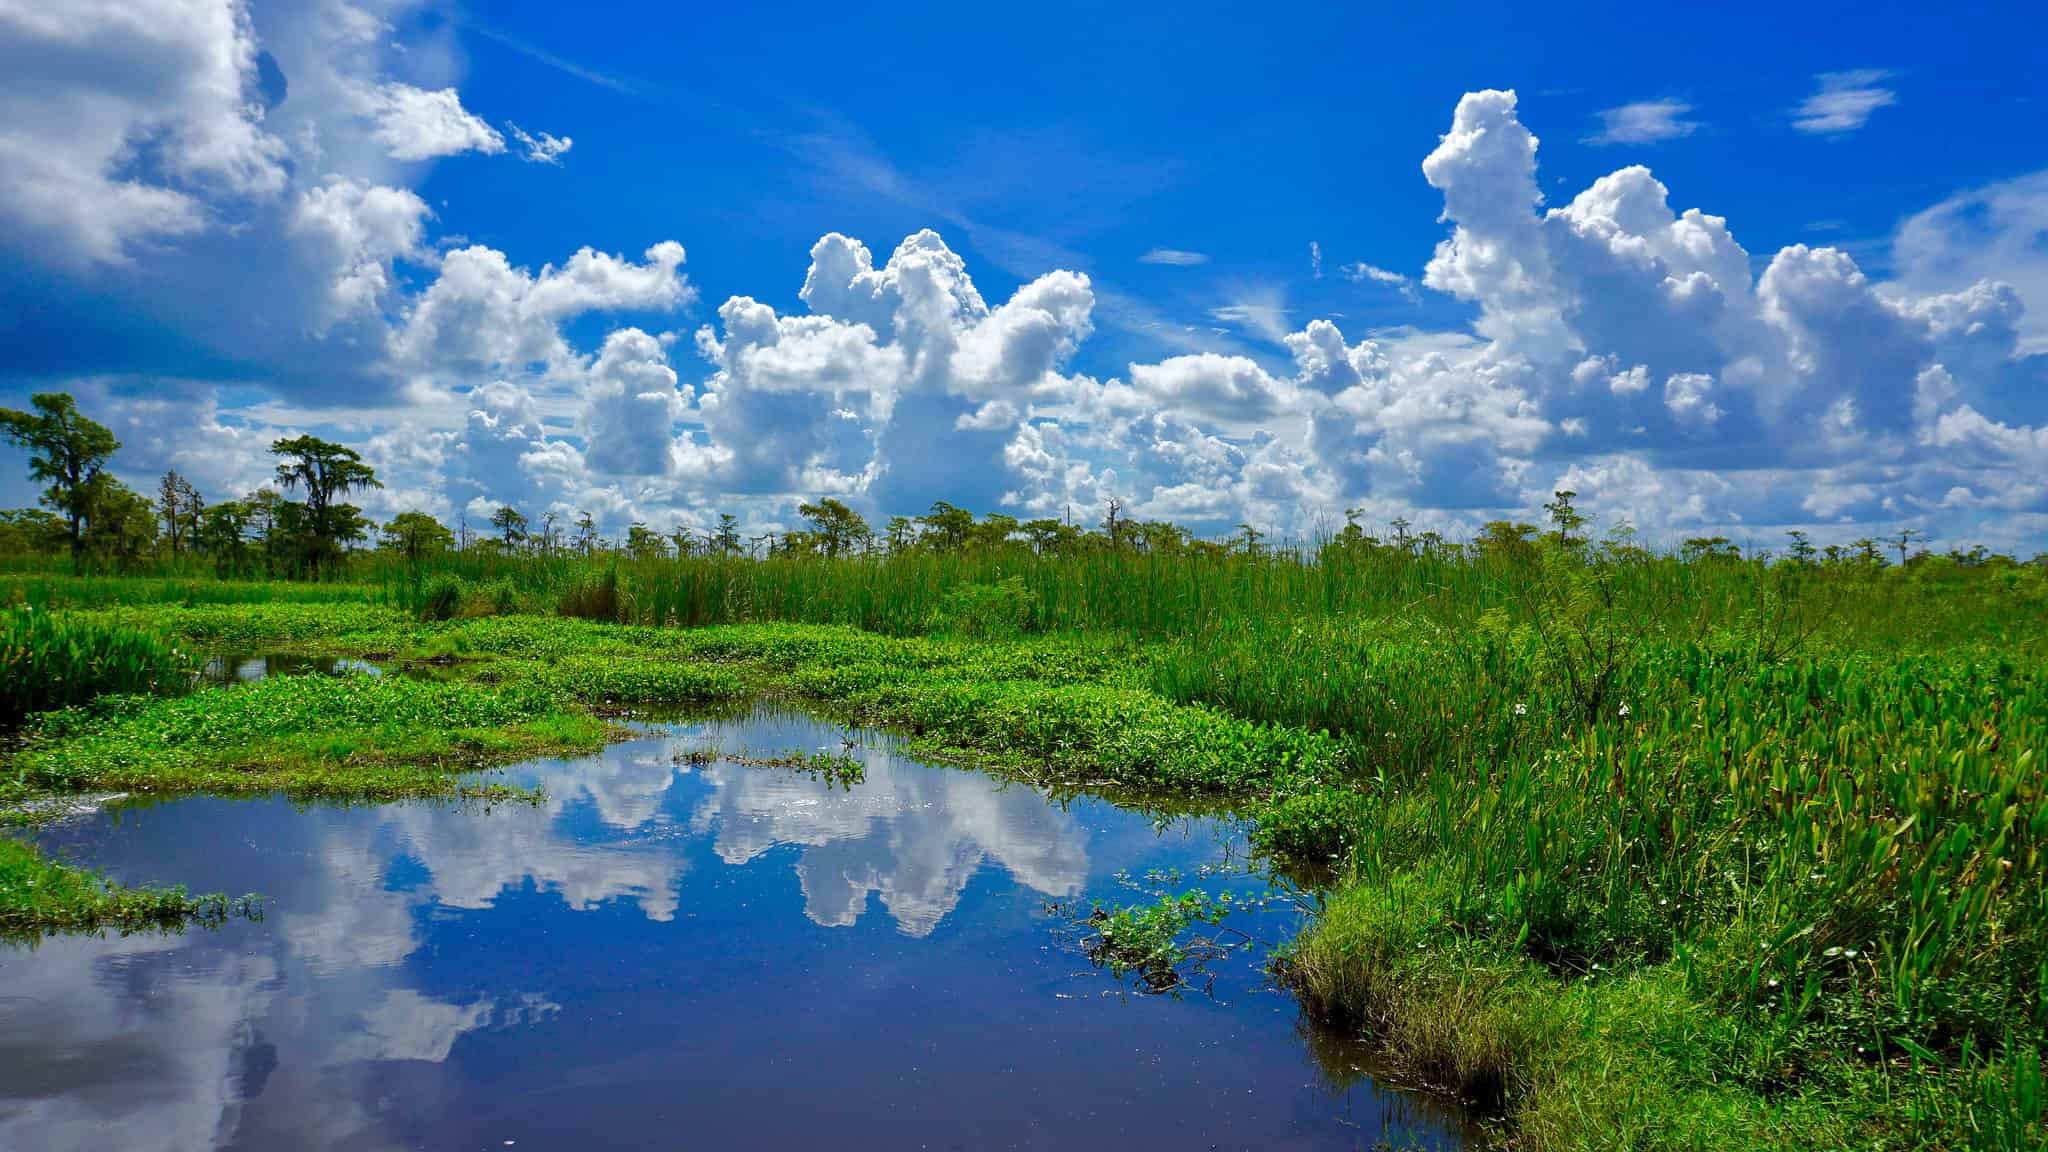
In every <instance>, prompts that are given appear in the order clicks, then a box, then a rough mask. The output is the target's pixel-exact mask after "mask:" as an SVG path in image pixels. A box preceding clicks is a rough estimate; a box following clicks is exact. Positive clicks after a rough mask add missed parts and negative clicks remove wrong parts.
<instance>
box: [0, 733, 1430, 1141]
mask: <svg viewBox="0 0 2048 1152" xmlns="http://www.w3.org/2000/svg"><path fill="white" fill-rule="evenodd" d="M845 735H846V734H845V732H844V731H843V730H842V729H839V728H837V727H834V726H831V725H829V724H825V723H822V722H819V721H816V720H812V719H809V718H806V717H803V716H799V715H794V714H790V713H786V712H780V711H776V710H773V709H769V708H760V709H756V710H755V711H754V712H752V713H751V714H750V715H748V716H746V717H744V718H741V719H736V720H727V721H712V722H703V723H679V724H673V725H660V726H650V728H649V729H648V731H647V734H646V736H645V738H643V739H638V740H634V741H631V742H627V743H623V744H617V745H614V746H612V747H610V748H608V749H606V750H605V751H604V752H603V753H601V754H600V755H597V756H594V757H591V758H588V759H584V760H577V761H573V762H558V761H548V762H542V763H539V764H535V765H530V766H526V767H523V768H520V769H515V770H514V771H513V772H512V773H510V774H509V777H510V778H511V779H514V780H522V781H524V782H529V783H540V784H542V785H544V786H545V788H546V792H547V801H546V803H545V804H544V805H542V806H539V807H534V806H529V805H521V804H512V805H499V806H496V807H492V808H488V809H485V808H482V807H479V806H475V805H468V806H465V805H455V804H422V803H411V804H391V805H382V806H372V807H357V808H334V807H312V808H307V809H300V808H297V807H295V806H293V805H291V804H289V803H286V802H284V801H231V800H218V799H190V800H179V801H175V802H171V803H165V804H160V805H155V806H148V807H128V808H125V809H116V810H111V811H103V812H100V813H98V814H95V815H93V816H90V817H86V818H84V819H81V820H76V821H70V822H67V823H65V824H62V825H58V826H55V827H51V828H46V829H44V830H42V831H41V832H39V833H38V834H37V838H38V839H39V840H40V841H41V842H42V843H44V845H45V846H46V847H48V848H51V849H54V850H55V851H57V852H58V853H60V854H61V855H63V856H64V857H66V858H69V859H74V860H83V861H89V862H91V863H94V864H97V865H99V866H100V867H102V868H104V869H105V870H106V871H107V872H108V873H109V874H111V875H112V876H113V877H114V878H116V879H120V880H125V881H130V882H141V881H159V882H167V883H183V884H186V885H188V886H189V887H191V888H192V889H194V890H196V891H227V892H230V893H241V892H247V891H256V892H260V893H261V894H262V895H263V896H264V897H266V908H267V913H266V915H265V917H264V919H263V920H261V921H260V922H254V923H251V922H236V923H231V924H230V925H228V926H227V927H225V928H223V929H221V930H220V931H217V932H208V931H199V932H193V933H189V934H186V935H183V936H176V937H163V936H154V937H152V936H137V937H130V938H127V939H121V938H110V939H90V938H76V937H72V938H58V939H53V940H49V941H46V942H44V943H43V944H42V945H41V946H40V947H39V948H37V949H34V950H8V949H6V948H5V947H4V946H0V1148H6V1149H24V1150H27V1149H121V1150H124V1152H148V1150H154V1149H163V1150H172V1149H176V1150H187V1149H211V1148H238V1149H240V1148H246V1149H329V1148H331V1149H363V1150H382V1149H400V1148H408V1149H409V1148H425V1149H504V1148H514V1149H517V1150H518V1152H527V1150H529V1149H558V1148H572V1149H577V1150H579V1152H581V1150H590V1149H600V1148H655V1147H660V1148H685V1147H688V1148H877V1149H881V1148H890V1149H896V1148H933V1149H950V1148H961V1149H979V1148H1062V1149H1083V1148H1122V1149H1153V1148H1157V1149H1189V1148H1260V1149H1297V1148H1299V1149H1308V1148H1370V1147H1372V1146H1373V1145H1374V1144H1375V1142H1376V1141H1377V1140H1379V1139H1381V1138H1383V1137H1388V1138H1393V1139H1395V1140H1396V1142H1397V1143H1401V1144H1402V1145H1403V1146H1416V1147H1442V1148H1448V1147H1455V1146H1457V1145H1458V1139H1457V1133H1458V1128H1457V1126H1456V1123H1455V1121H1453V1120H1451V1119H1450V1118H1448V1117H1446V1116H1444V1115H1442V1114H1441V1113H1438V1112H1436V1111H1435V1110H1433V1109H1432V1108H1431V1107H1430V1106H1429V1105H1427V1104H1426V1103H1422V1102H1418V1101H1415V1100H1412V1099H1409V1098H1405V1097H1402V1096H1398V1095H1395V1094H1393V1093H1391V1092H1388V1091H1385V1090H1378V1091H1376V1090H1375V1088H1374V1086H1373V1085H1372V1084H1371V1082H1370V1081H1369V1080H1366V1079H1364V1078H1363V1077H1362V1076H1361V1075H1360V1074H1359V1068H1358V1061H1359V1060H1360V1059H1362V1057H1360V1056H1359V1054H1358V1053H1356V1052H1355V1051H1353V1050H1351V1049H1350V1048H1349V1047H1347V1046H1346V1045H1344V1044H1342V1043H1340V1042H1338V1041H1337V1040H1335V1039H1334V1038H1332V1037H1330V1036H1327V1035H1319V1034H1317V1033H1316V1032H1314V1031H1313V1030H1312V1029H1310V1028H1309V1027H1308V1026H1307V1025H1305V1024H1304V1023H1302V1022H1301V1021H1300V1020H1299V1017H1298V1013H1297V1010H1296V1007H1295V1003H1294V1001H1293V999H1292V998H1291V997H1290V996H1288V995H1286V994H1284V993H1282V992H1279V991H1277V990H1274V989H1271V988H1269V987H1267V986H1266V984H1265V982H1264V980H1263V979H1262V978H1261V977H1260V976H1259V973H1258V964H1259V961H1260V959H1261V958H1262V956H1263V953H1264V949H1263V948H1252V949H1246V950H1245V951H1244V952H1242V953H1240V954H1237V955H1233V956H1231V957H1228V958H1226V959H1225V960H1224V961H1222V962H1221V963H1220V964H1219V965H1218V966H1217V970H1216V974H1217V979H1216V982H1215V986H1214V993H1213V995H1202V994H1192V995H1189V996H1186V997H1183V998H1181V999H1178V1000H1175V999H1172V998H1167V997H1149V996H1140V995H1136V994H1133V993H1132V992H1131V990H1130V988H1129V987H1128V986H1126V985H1123V984H1119V983H1118V982H1116V981H1114V980H1112V979H1110V978H1109V977H1108V976H1106V975H1104V974H1102V973H1100V972H1098V971H1095V970H1094V969H1093V968H1092V967H1091V965H1090V964H1089V963H1088V960H1087V958H1086V956H1085V955H1083V954H1082V953H1081V952H1080V951H1079V950H1078V949H1077V948H1076V947H1075V945H1074V944H1073V942H1072V941H1071V940H1070V939H1068V938H1067V937H1066V936H1065V935H1064V934H1063V933H1062V932H1061V931H1060V926H1061V924H1062V923H1063V921H1062V920H1061V918H1060V917H1058V916H1057V915H1054V914H1050V913H1048V911H1047V907H1046V905H1047V902H1048V901H1061V900H1074V901H1079V902H1080V903H1081V905H1082V906H1084V907H1085V906H1086V904H1087V902H1088V901H1089V900H1091V899H1094V898H1100V899H1103V900H1105V901H1116V902H1128V901H1132V900H1135V899H1140V898H1141V895H1140V894H1139V893H1137V892H1134V891H1133V890H1132V889H1131V888H1130V887H1129V881H1128V879H1125V880H1120V879H1119V874H1120V873H1122V874H1124V875H1125V876H1126V877H1141V876H1143V875H1144V874H1146V873H1147V872H1148V871H1150V870H1154V869H1169V870H1175V871H1177V872H1178V873H1180V874H1181V879H1179V880H1178V881H1175V882H1172V883H1171V884H1170V885H1169V886H1171V887H1172V888H1173V889H1174V890H1176V891H1178V890H1180V889H1183V888H1188V887H1198V886H1199V887H1204V888H1207V889H1208V890H1210V891H1212V892H1215V891H1221V890H1223V889H1225V888H1228V889H1231V890H1233V891H1235V892H1236V893H1238V894H1240V895H1246V896H1252V897H1268V896H1274V895H1276V892H1275V891H1274V890H1272V889H1270V888H1268V886H1267V884H1266V881H1265V880H1264V879H1263V878H1261V877H1259V876H1257V875H1249V874H1246V873H1245V872H1244V870H1243V869H1242V867H1234V868H1233V867H1230V866H1229V865H1230V861H1231V860H1232V859H1233V858H1234V857H1235V856H1237V855H1239V854H1237V853H1234V852H1233V850H1232V848H1233V844H1234V834H1233V830H1232V829H1231V827H1230V826H1229V824H1228V822H1226V821H1219V820H1215V819H1208V818H1179V819H1173V820H1170V821H1165V822H1163V823H1156V822H1155V820H1154V819H1153V818H1150V817H1147V816H1145V815H1143V814H1140V813H1136V812H1132V811H1127V810H1124V809H1121V808H1118V807H1116V806H1115V805H1113V804H1110V803H1108V802H1106V801H1102V800H1095V799H1077V800H1072V801H1068V802H1066V803H1064V804H1062V803H1057V802H1054V801H1052V800H1050V799H1048V798H1047V797H1046V796H1044V795H1042V794H1041V793H1039V792H1038V791H1035V790H1033V789H1031V788H1028V787H1024V786H1019V785H1014V784H1010V785H1006V784H1004V783H1002V782H1000V781H998V780H996V779H993V778H991V777H989V776H987V775H984V774H981V773H978V772H970V771H964V770H961V769H957V768H949V767H941V766H933V765H928V764H923V763H920V762H918V761H916V760H914V759H912V758H910V757H908V756H906V755H904V754H902V753H901V752H900V751H899V750H898V749H897V748H895V747H894V745H893V744H891V743H890V742H889V741H887V740H886V739H882V738H864V739H862V740H861V741H860V742H859V744H858V746H856V747H853V749H852V751H853V753H854V754H855V755H857V756H858V757H860V758H861V759H862V760H863V761H864V763H865V768H866V779H865V781H864V782H862V783H858V784H854V785H852V786H851V787H850V788H843V789H842V788H840V787H838V786H835V785H830V784H827V783H825V782H823V781H820V780H816V779H812V778H808V777H805V776H803V775H801V774H799V773H796V772H792V771H789V770H785V769H775V768H765V767H749V766H745V765H742V764H738V763H735V762H734V761H732V760H730V759H717V760H713V761H711V762H708V763H706V762H699V761H698V760H697V759H695V758H692V757H691V756H690V755H689V753H691V752H692V751H693V750H699V749H704V748H717V749H719V750H721V751H722V752H724V753H726V754H728V755H731V754H738V753H742V752H751V753H752V754H755V755H771V754H776V753H786V752H791V751H797V752H802V751H812V750H816V749H818V748H820V747H824V748H828V749H830V750H832V751H835V752H836V751H838V750H840V748H841V747H842V737H844V736H845ZM1205 865H1207V866H1210V872H1209V874H1208V875H1202V874H1201V870H1202V869H1203V866H1205ZM1218 865H1224V867H1223V868H1222V869H1221V870H1220V871H1218V870H1217V868H1216V866H1218ZM1237 923H1238V924H1239V926H1241V927H1243V928H1245V929H1246V930H1247V931H1249V932H1251V933H1252V934H1254V935H1256V936H1260V937H1261V938H1263V939H1267V940H1273V941H1277V940H1280V939H1283V938H1285V937H1287V936H1290V935H1291V934H1292V932H1293V930H1294V928H1295V926H1296V925H1297V923H1298V920H1297V913H1295V912H1294V911H1293V910H1292V908H1291V907H1288V906H1287V905H1286V904H1285V902H1284V901H1279V900H1276V901H1274V902H1273V903H1272V904H1271V905H1270V906H1269V907H1267V908H1266V910H1264V911H1259V912H1255V913H1252V914H1249V915H1246V916H1242V917H1240V918H1239V919H1238V921H1237Z"/></svg>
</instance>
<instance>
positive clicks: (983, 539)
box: [974, 512, 1018, 548]
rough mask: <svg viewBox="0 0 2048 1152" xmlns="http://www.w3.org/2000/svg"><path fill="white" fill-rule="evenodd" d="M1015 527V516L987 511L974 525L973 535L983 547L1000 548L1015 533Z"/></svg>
mask: <svg viewBox="0 0 2048 1152" xmlns="http://www.w3.org/2000/svg"><path fill="white" fill-rule="evenodd" d="M1017 527H1018V525H1017V518H1016V517H1015V516H1006V515H1004V514H1003V513H1001V512H988V513H984V514H983V515H982V518H981V523H980V524H978V525H976V526H975V529H974V535H975V539H976V540H977V541H978V542H979V543H980V544H981V546H982V547H983V548H1001V547H1002V546H1003V545H1005V544H1008V543H1009V542H1010V537H1011V536H1014V535H1016V532H1017Z"/></svg>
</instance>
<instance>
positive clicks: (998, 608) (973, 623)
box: [932, 576, 1037, 636]
mask: <svg viewBox="0 0 2048 1152" xmlns="http://www.w3.org/2000/svg"><path fill="white" fill-rule="evenodd" d="M1036 623H1037V608H1036V603H1035V602H1034V600H1033V599H1032V596H1031V592H1030V590H1029V589H1027V588H1026V587H1025V586H1024V580H1023V578H1022V577H1019V576H1010V577H1006V578H1005V579H1003V580H1002V581H1000V582H998V583H995V584H965V585H962V586H960V587H958V588H955V589H953V590H952V591H950V592H948V593H946V600H945V603H944V604H942V605H941V606H940V608H939V610H938V612H937V614H936V615H935V616H934V618H933V622H932V630H933V631H935V632H954V633H958V634H959V635H962V636H1015V635H1017V634H1018V633H1020V632H1028V631H1030V630H1031V629H1032V627H1033V626H1034V625H1035V624H1036Z"/></svg>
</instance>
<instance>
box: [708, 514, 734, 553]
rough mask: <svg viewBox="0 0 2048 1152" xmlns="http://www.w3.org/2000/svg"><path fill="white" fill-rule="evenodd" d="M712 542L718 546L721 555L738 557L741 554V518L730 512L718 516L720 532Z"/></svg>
mask: <svg viewBox="0 0 2048 1152" xmlns="http://www.w3.org/2000/svg"><path fill="white" fill-rule="evenodd" d="M711 541H712V543H713V544H715V545H717V546H718V551H719V553H720V554H721V555H725V556H737V555H739V553H740V521H739V517H737V516H734V515H732V514H731V513H728V512H720V513H719V514H718V532H717V534H716V535H714V536H712V538H711Z"/></svg>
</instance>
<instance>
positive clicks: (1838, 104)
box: [1792, 68, 1899, 136]
mask: <svg viewBox="0 0 2048 1152" xmlns="http://www.w3.org/2000/svg"><path fill="white" fill-rule="evenodd" d="M1890 78H1891V73H1890V72H1888V71H1886V70H1884V69H1882V68H1859V69H1856V70H1854V71H1850V72H1822V73H1821V74H1820V75H1818V76H1816V77H1814V79H1815V80H1817V81H1818V82H1819V83H1820V91H1818V92H1815V93H1814V94H1813V95H1811V96H1808V97H1807V98H1806V99H1805V101H1803V102H1802V103H1801V104H1800V105H1799V107H1798V108H1797V109H1795V110H1794V111H1793V114H1792V127H1794V128H1797V129H1798V130H1799V131H1801V132H1807V133H1811V134H1814V135H1817V136H1831V135H1834V134H1836V133H1840V132H1854V131H1855V130H1856V129H1858V128H1861V127H1863V125H1864V124H1866V123H1867V122H1869V120H1870V114H1871V113H1873V112H1875V111H1877V110H1878V109H1879V108H1884V107H1888V106H1890V105H1893V104H1896V103H1898V102H1899V95H1898V93H1897V92H1895V91H1893V90H1892V89H1890V88H1888V87H1885V86H1884V81H1886V80H1888V79H1890Z"/></svg>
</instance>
